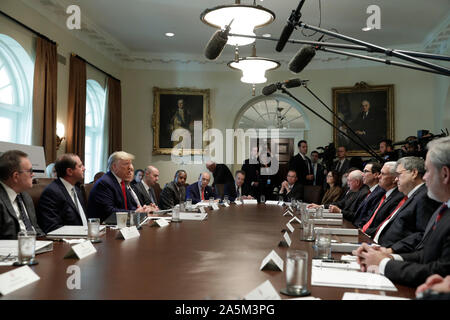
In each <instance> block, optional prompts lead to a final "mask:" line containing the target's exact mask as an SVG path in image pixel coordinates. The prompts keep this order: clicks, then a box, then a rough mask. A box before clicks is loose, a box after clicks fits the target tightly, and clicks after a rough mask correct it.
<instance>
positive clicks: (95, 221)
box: [88, 218, 101, 243]
mask: <svg viewBox="0 0 450 320" xmlns="http://www.w3.org/2000/svg"><path fill="white" fill-rule="evenodd" d="M99 238H100V219H99V218H89V219H88V239H89V241H91V242H92V243H97V242H101V241H100V239H99Z"/></svg>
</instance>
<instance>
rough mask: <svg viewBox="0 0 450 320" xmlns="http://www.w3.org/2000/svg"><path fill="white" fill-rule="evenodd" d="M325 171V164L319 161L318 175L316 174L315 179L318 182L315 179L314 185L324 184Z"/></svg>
mask: <svg viewBox="0 0 450 320" xmlns="http://www.w3.org/2000/svg"><path fill="white" fill-rule="evenodd" d="M313 165H314V164H313V163H311V168H312V171H313V173H314V167H313ZM325 178H326V177H325V173H324V167H323V165H321V164H320V163H317V170H316V175H315V179H316V183H314V181H313V185H315V186H323V185H324V183H325Z"/></svg>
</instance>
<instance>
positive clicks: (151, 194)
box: [148, 187, 156, 203]
mask: <svg viewBox="0 0 450 320" xmlns="http://www.w3.org/2000/svg"><path fill="white" fill-rule="evenodd" d="M148 194H149V195H150V201H151V202H152V203H156V201H155V198H154V197H153V192H152V188H151V187H150V188H148Z"/></svg>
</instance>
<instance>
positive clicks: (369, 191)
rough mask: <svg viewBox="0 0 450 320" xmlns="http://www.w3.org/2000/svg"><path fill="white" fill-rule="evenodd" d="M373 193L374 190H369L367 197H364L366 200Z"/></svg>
mask: <svg viewBox="0 0 450 320" xmlns="http://www.w3.org/2000/svg"><path fill="white" fill-rule="evenodd" d="M371 193H372V191H370V190H369V192H367V195H366V197H365V198H364V200H365V199H367V197H368V196H369V195H370V194H371Z"/></svg>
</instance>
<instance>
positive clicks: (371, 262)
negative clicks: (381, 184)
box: [353, 137, 450, 286]
mask: <svg viewBox="0 0 450 320" xmlns="http://www.w3.org/2000/svg"><path fill="white" fill-rule="evenodd" d="M400 160H401V159H400ZM400 160H399V161H400ZM425 167H426V170H427V171H426V174H425V175H424V177H423V179H424V180H425V182H426V185H427V187H428V191H427V193H428V196H429V197H430V198H431V199H434V200H437V201H439V202H441V204H440V206H439V207H438V208H437V209H436V211H435V212H434V213H433V214H432V216H431V218H430V219H429V222H428V224H427V226H426V228H425V232H424V234H423V237H422V239H421V241H420V242H419V243H418V245H417V246H416V247H415V248H414V249H412V250H410V251H409V252H407V253H402V254H392V253H391V252H390V250H389V249H387V248H385V247H377V248H375V247H374V248H372V247H370V246H369V245H367V244H365V243H364V244H363V245H362V246H361V247H360V248H358V249H357V250H355V251H354V252H353V254H354V255H357V256H358V263H359V264H360V265H361V270H362V271H372V272H379V273H380V274H383V275H385V276H386V277H388V278H389V279H390V280H392V281H394V282H396V283H399V284H404V285H407V286H418V285H420V284H422V283H424V282H425V281H426V279H427V277H429V276H431V275H433V274H438V275H440V276H441V277H445V276H446V275H449V274H450V209H449V205H450V137H445V138H440V139H437V140H433V141H431V142H430V143H428V153H427V157H426V162H425ZM404 169H405V170H407V169H406V168H405V167H404ZM402 170H403V169H402ZM399 171H400V170H399V169H398V168H397V172H399Z"/></svg>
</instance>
